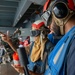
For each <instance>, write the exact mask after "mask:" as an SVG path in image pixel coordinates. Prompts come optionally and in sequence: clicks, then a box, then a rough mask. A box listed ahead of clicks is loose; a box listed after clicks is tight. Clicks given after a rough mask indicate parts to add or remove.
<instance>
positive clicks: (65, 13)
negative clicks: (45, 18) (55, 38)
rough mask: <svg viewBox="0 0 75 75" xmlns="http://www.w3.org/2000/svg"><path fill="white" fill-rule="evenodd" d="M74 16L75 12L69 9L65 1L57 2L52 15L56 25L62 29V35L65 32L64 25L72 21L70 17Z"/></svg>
mask: <svg viewBox="0 0 75 75" xmlns="http://www.w3.org/2000/svg"><path fill="white" fill-rule="evenodd" d="M73 14H74V12H73V10H70V9H69V8H68V5H67V4H66V3H65V2H63V1H58V2H56V3H55V4H54V5H53V7H52V15H53V18H54V21H55V23H56V24H57V25H58V26H59V27H60V32H61V35H63V34H64V33H65V32H64V25H65V24H66V23H67V21H68V20H69V19H70V17H71V16H72V15H73Z"/></svg>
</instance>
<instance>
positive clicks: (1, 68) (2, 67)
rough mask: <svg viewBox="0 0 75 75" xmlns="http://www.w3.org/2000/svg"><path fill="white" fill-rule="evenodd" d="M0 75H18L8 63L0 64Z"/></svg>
mask: <svg viewBox="0 0 75 75" xmlns="http://www.w3.org/2000/svg"><path fill="white" fill-rule="evenodd" d="M0 75H19V74H18V73H17V72H16V71H15V70H14V69H13V67H12V66H11V64H10V63H7V64H0Z"/></svg>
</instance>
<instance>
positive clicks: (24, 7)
mask: <svg viewBox="0 0 75 75" xmlns="http://www.w3.org/2000/svg"><path fill="white" fill-rule="evenodd" d="M30 5H31V2H30V1H28V0H21V2H20V3H19V7H18V8H17V12H16V15H15V19H14V23H13V26H15V25H16V24H17V22H18V21H19V20H20V18H21V17H22V16H23V14H24V13H25V12H26V10H27V9H28V8H29V6H30Z"/></svg>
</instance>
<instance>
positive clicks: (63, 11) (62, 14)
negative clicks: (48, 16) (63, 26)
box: [52, 1, 70, 19]
mask: <svg viewBox="0 0 75 75" xmlns="http://www.w3.org/2000/svg"><path fill="white" fill-rule="evenodd" d="M52 13H53V15H55V17H56V18H59V19H64V18H66V17H67V16H68V15H69V13H70V10H69V8H68V6H67V4H66V3H65V2H62V1H59V2H56V3H55V4H54V6H53V8H52Z"/></svg>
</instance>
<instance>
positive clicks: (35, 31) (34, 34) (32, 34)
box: [30, 30, 41, 37]
mask: <svg viewBox="0 0 75 75" xmlns="http://www.w3.org/2000/svg"><path fill="white" fill-rule="evenodd" d="M30 32H31V36H32V37H36V36H38V35H40V33H41V31H40V30H31V31H30Z"/></svg>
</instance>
